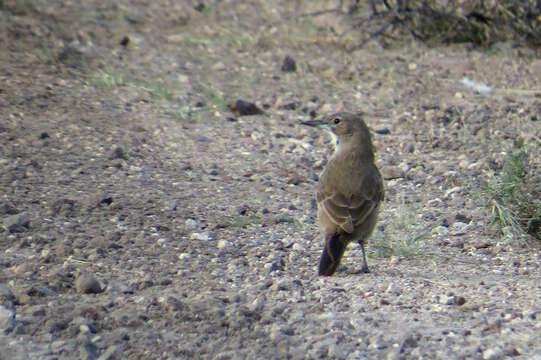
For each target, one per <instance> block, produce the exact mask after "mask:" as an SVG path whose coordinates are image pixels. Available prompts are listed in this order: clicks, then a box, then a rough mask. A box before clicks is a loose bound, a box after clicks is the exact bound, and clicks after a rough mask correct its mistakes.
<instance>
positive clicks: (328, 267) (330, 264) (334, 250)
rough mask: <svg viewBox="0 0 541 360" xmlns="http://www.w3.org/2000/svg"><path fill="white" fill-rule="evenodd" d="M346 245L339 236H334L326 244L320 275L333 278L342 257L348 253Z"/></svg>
mask: <svg viewBox="0 0 541 360" xmlns="http://www.w3.org/2000/svg"><path fill="white" fill-rule="evenodd" d="M346 245H347V244H346V243H345V242H344V241H343V240H342V239H340V235H339V234H334V235H333V236H332V237H331V238H330V239H328V240H327V241H326V242H325V247H324V248H323V252H322V253H321V259H320V260H319V275H322V276H331V275H332V274H334V272H335V271H336V269H338V266H339V265H340V260H341V259H342V255H344V252H345V251H346Z"/></svg>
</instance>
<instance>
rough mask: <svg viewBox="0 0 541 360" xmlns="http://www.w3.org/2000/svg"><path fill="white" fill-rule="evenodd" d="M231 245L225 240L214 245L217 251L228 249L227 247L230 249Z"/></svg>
mask: <svg viewBox="0 0 541 360" xmlns="http://www.w3.org/2000/svg"><path fill="white" fill-rule="evenodd" d="M232 245H233V244H232V243H231V241H227V240H223V239H222V240H219V241H218V244H217V245H216V247H217V248H218V249H224V248H228V247H231V246H232Z"/></svg>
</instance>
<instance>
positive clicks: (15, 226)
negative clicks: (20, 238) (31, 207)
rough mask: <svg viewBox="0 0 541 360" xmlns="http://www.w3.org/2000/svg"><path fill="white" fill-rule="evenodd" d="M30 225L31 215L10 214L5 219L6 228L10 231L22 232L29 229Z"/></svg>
mask: <svg viewBox="0 0 541 360" xmlns="http://www.w3.org/2000/svg"><path fill="white" fill-rule="evenodd" d="M29 225H30V215H29V214H28V213H25V212H24V213H20V214H15V215H11V216H8V217H7V218H5V219H4V228H5V229H6V230H7V231H8V232H10V233H21V232H25V231H27V230H28V227H29Z"/></svg>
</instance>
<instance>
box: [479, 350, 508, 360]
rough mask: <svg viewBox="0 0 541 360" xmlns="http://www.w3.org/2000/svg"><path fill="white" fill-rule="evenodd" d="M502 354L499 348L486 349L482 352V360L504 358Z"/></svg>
mask: <svg viewBox="0 0 541 360" xmlns="http://www.w3.org/2000/svg"><path fill="white" fill-rule="evenodd" d="M504 355H505V354H504V352H503V350H502V349H501V348H500V347H493V348H488V349H486V350H484V351H483V359H485V360H497V359H502V358H503V357H504Z"/></svg>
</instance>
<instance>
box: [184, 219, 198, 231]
mask: <svg viewBox="0 0 541 360" xmlns="http://www.w3.org/2000/svg"><path fill="white" fill-rule="evenodd" d="M184 225H185V226H186V228H188V229H190V230H195V229H197V221H195V220H194V219H186V221H184Z"/></svg>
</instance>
